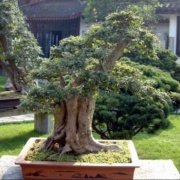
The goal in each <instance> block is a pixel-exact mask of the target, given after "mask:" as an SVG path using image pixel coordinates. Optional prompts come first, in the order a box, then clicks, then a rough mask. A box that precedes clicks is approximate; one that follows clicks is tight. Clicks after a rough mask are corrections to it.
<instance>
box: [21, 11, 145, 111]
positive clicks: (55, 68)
mask: <svg viewBox="0 0 180 180" xmlns="http://www.w3.org/2000/svg"><path fill="white" fill-rule="evenodd" d="M142 27H143V23H142V20H141V18H139V17H137V16H134V14H133V12H130V11H129V12H121V13H114V14H112V15H110V16H108V17H107V18H106V21H105V22H103V23H101V24H96V25H94V26H92V28H91V29H90V30H89V31H88V32H87V33H86V34H85V35H84V36H82V37H73V36H72V37H70V38H67V39H64V40H62V41H61V43H60V45H59V46H58V47H55V48H54V49H53V51H52V55H51V58H50V60H49V61H46V62H44V63H43V64H42V66H41V67H40V68H39V69H37V70H35V71H34V72H33V73H32V76H33V78H36V79H41V80H42V81H44V82H45V83H42V85H41V86H39V87H35V88H34V89H33V90H32V91H31V92H30V94H29V96H28V99H27V101H24V103H23V104H24V105H26V106H27V107H28V108H30V109H33V110H42V111H47V110H48V109H51V110H52V108H54V107H56V105H58V104H60V102H61V101H62V100H64V99H68V98H70V97H72V96H75V95H82V96H94V95H95V94H96V93H97V92H98V90H99V89H104V88H106V87H112V84H113V83H114V80H113V76H112V75H111V70H112V69H113V67H114V64H115V61H116V60H117V59H118V58H119V57H121V56H122V52H123V50H124V48H125V47H127V44H129V43H130V42H132V41H133V40H134V41H136V39H137V38H138V37H139V35H140V34H141V33H142V32H143V28H142ZM141 43H143V42H141ZM119 53H120V54H119ZM37 99H38V101H37Z"/></svg>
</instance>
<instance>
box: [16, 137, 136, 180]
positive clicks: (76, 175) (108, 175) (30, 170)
mask: <svg viewBox="0 0 180 180" xmlns="http://www.w3.org/2000/svg"><path fill="white" fill-rule="evenodd" d="M36 139H39V138H30V139H29V141H28V142H27V143H26V145H25V146H24V148H23V150H22V151H21V153H20V155H19V156H18V158H17V160H16V164H19V165H20V166H21V168H22V174H23V178H24V179H61V180H63V179H66V180H68V179H69V180H74V179H76V180H78V179H79V180H80V179H111V180H115V179H118V180H120V179H123V180H124V179H128V180H130V179H133V175H134V170H135V168H138V167H139V163H138V156H137V153H136V150H135V147H134V144H133V142H132V141H127V142H128V148H129V151H130V154H131V163H118V164H117V163H116V164H104V163H103V164H89V163H65V162H63V163H61V162H50V161H26V160H25V157H26V154H27V152H28V150H29V149H30V148H31V147H32V145H33V143H34V142H35V140H36ZM106 141H107V140H106ZM110 141H111V140H110ZM111 142H117V141H116V140H115V141H111Z"/></svg>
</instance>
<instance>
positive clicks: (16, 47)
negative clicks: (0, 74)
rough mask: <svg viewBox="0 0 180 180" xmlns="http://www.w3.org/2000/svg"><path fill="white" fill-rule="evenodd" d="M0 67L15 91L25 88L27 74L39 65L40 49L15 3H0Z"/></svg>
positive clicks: (3, 0) (2, 1)
mask: <svg viewBox="0 0 180 180" xmlns="http://www.w3.org/2000/svg"><path fill="white" fill-rule="evenodd" d="M0 17H1V18H0V65H1V66H2V67H3V69H4V70H5V72H6V74H7V75H8V77H9V78H10V80H11V83H12V85H13V87H14V89H15V90H16V91H20V92H21V91H23V90H25V89H26V88H27V82H28V79H27V74H28V72H29V71H30V70H31V69H32V68H34V67H36V66H38V65H39V63H40V62H41V58H39V55H40V54H41V49H40V47H39V46H38V45H37V41H36V40H35V38H34V36H33V35H32V34H31V33H30V31H29V30H28V27H27V24H26V23H25V20H24V17H23V15H22V13H21V12H20V10H19V7H18V3H17V1H9V0H1V1H0Z"/></svg>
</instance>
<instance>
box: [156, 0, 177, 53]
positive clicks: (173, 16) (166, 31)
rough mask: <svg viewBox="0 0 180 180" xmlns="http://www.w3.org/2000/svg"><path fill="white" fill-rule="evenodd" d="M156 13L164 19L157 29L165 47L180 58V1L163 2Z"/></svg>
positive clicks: (164, 0) (167, 0)
mask: <svg viewBox="0 0 180 180" xmlns="http://www.w3.org/2000/svg"><path fill="white" fill-rule="evenodd" d="M161 2H162V6H161V7H159V8H157V10H156V13H157V14H159V15H161V16H163V17H164V19H165V20H164V21H160V22H159V23H158V25H157V26H156V28H155V31H156V32H157V34H158V35H159V37H160V39H161V42H162V44H163V46H164V47H166V48H169V49H170V50H172V51H173V52H174V53H176V54H177V55H178V56H180V0H161Z"/></svg>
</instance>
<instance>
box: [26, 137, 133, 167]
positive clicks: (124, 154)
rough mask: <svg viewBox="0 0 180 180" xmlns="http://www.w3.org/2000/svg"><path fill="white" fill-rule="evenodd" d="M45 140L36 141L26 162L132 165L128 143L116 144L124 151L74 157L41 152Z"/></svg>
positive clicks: (52, 152) (72, 155)
mask: <svg viewBox="0 0 180 180" xmlns="http://www.w3.org/2000/svg"><path fill="white" fill-rule="evenodd" d="M42 143H43V140H40V141H38V140H37V141H36V143H34V145H33V147H32V148H31V149H30V150H29V152H28V155H27V157H26V160H29V161H56V162H81V163H108V164H112V163H130V162H131V158H130V152H129V150H128V144H127V142H125V141H123V142H118V143H116V144H117V145H118V146H120V147H121V148H122V149H123V150H120V151H116V152H111V151H108V152H103V151H102V152H98V153H89V154H82V155H74V154H72V153H69V154H63V155H57V154H55V153H54V151H47V152H46V153H44V152H40V151H39V148H40V147H41V145H42Z"/></svg>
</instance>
